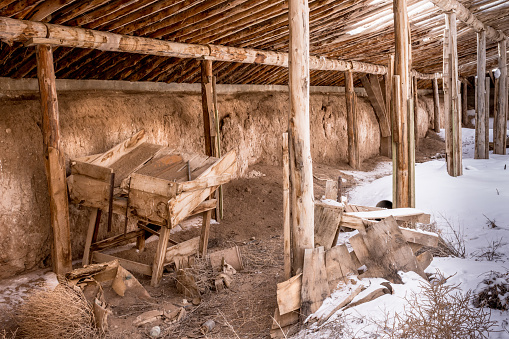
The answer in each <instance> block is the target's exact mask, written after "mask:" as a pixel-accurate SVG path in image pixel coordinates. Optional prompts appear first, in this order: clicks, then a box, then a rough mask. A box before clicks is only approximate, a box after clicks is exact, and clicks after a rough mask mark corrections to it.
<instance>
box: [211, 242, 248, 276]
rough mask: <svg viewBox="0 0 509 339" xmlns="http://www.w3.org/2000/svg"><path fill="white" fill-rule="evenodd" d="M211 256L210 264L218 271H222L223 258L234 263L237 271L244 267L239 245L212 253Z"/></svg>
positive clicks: (229, 262)
mask: <svg viewBox="0 0 509 339" xmlns="http://www.w3.org/2000/svg"><path fill="white" fill-rule="evenodd" d="M209 258H210V265H211V266H212V268H213V269H214V270H216V271H220V270H221V269H222V265H223V259H224V261H225V262H226V263H228V264H230V265H232V267H233V268H234V269H236V270H237V271H240V270H243V269H244V264H243V263H242V256H241V255H240V250H239V248H238V247H237V246H234V247H231V248H227V249H224V250H221V251H217V252H214V253H210V254H209Z"/></svg>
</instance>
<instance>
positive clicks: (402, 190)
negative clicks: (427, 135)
mask: <svg viewBox="0 0 509 339" xmlns="http://www.w3.org/2000/svg"><path fill="white" fill-rule="evenodd" d="M393 4H394V10H393V11H394V33H395V43H396V48H395V52H396V53H395V63H394V87H393V110H394V112H393V119H392V121H393V123H392V124H393V131H392V136H393V141H394V143H395V145H396V147H395V150H396V152H395V153H396V154H395V157H394V156H393V157H394V158H395V162H396V166H395V168H396V172H395V173H393V176H395V186H394V187H393V191H394V194H393V195H394V196H395V199H394V200H395V201H394V202H393V203H394V206H395V207H398V208H401V207H414V206H412V201H413V196H414V182H413V181H412V180H413V179H414V178H413V177H412V176H411V172H413V168H414V167H415V163H413V162H411V158H412V157H411V156H410V155H411V154H410V152H414V149H410V147H409V146H410V140H409V132H410V130H412V131H413V128H414V126H413V124H410V117H409V114H411V113H412V115H413V109H412V108H413V103H412V101H413V100H412V91H411V88H412V80H411V78H410V67H411V59H412V57H411V53H412V51H411V41H410V32H409V31H408V27H409V24H408V12H407V4H406V0H394V2H393ZM396 82H397V83H396ZM411 120H412V121H413V116H412V119H411ZM412 134H413V133H412ZM410 168H412V169H410Z"/></svg>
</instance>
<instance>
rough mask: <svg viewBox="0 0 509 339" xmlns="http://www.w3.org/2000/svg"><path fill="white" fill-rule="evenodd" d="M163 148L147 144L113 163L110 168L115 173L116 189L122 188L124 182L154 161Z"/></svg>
mask: <svg viewBox="0 0 509 339" xmlns="http://www.w3.org/2000/svg"><path fill="white" fill-rule="evenodd" d="M161 147H162V146H160V145H155V144H149V143H147V142H145V143H143V144H141V145H139V146H138V147H136V148H135V149H133V150H132V151H131V152H129V153H127V154H124V155H123V156H122V157H120V158H119V159H118V160H117V161H115V162H114V163H112V164H111V165H110V167H111V169H112V170H113V172H114V173H115V187H118V186H120V184H121V183H122V180H124V179H125V178H127V177H128V176H129V175H130V174H132V173H133V172H135V171H136V170H137V169H139V168H140V167H141V166H143V164H145V163H146V162H147V161H149V160H150V159H152V157H153V156H154V154H156V152H157V151H158V150H159V149H161Z"/></svg>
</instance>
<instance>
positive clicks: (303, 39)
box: [288, 0, 314, 274]
mask: <svg viewBox="0 0 509 339" xmlns="http://www.w3.org/2000/svg"><path fill="white" fill-rule="evenodd" d="M288 7H289V11H288V15H289V23H290V50H289V53H288V54H289V70H288V71H289V90H290V116H289V121H288V125H289V126H288V130H289V132H290V135H289V148H290V180H291V211H292V234H293V238H292V241H293V250H292V253H293V263H292V264H293V267H292V268H293V270H292V271H293V273H294V274H295V272H296V271H297V270H299V269H302V265H303V262H304V250H305V249H312V248H314V201H313V168H312V161H311V140H310V129H309V82H310V78H309V6H308V1H307V0H290V1H289V4H288Z"/></svg>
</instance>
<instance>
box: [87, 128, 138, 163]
mask: <svg viewBox="0 0 509 339" xmlns="http://www.w3.org/2000/svg"><path fill="white" fill-rule="evenodd" d="M144 141H145V131H144V130H141V131H139V132H137V133H136V134H134V135H133V136H132V137H130V138H129V139H127V140H126V141H124V142H121V143H120V144H118V145H116V146H115V147H113V148H111V149H110V150H108V151H106V152H104V153H103V154H101V155H100V156H99V157H97V158H95V159H94V160H91V161H90V163H91V164H94V165H99V166H103V167H110V166H111V165H112V164H113V163H115V162H116V161H117V160H118V159H120V158H121V157H123V156H124V155H125V154H127V153H129V152H131V151H132V150H133V149H135V148H136V147H138V146H140V145H141V144H142V143H143V142H144Z"/></svg>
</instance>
